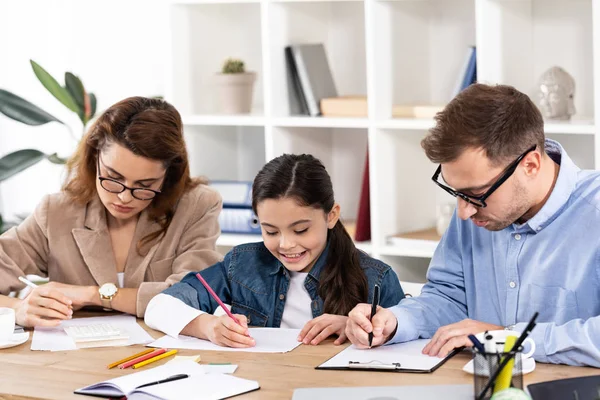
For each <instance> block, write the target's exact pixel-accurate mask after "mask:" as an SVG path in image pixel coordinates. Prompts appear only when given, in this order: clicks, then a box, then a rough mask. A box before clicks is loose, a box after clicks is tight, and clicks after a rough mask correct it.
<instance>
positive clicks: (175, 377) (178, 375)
mask: <svg viewBox="0 0 600 400" xmlns="http://www.w3.org/2000/svg"><path fill="white" fill-rule="evenodd" d="M185 378H189V375H188V374H177V375H173V376H170V377H168V378H165V379H161V380H160V381H156V382H149V383H144V384H143V385H140V386H138V387H136V389H139V388H143V387H146V386H152V385H160V384H161V383H167V382H172V381H178V380H179V379H185Z"/></svg>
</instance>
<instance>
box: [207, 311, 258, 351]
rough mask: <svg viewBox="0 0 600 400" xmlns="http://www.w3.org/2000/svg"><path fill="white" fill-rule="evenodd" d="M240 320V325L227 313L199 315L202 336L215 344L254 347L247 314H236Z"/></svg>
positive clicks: (254, 343)
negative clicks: (218, 315)
mask: <svg viewBox="0 0 600 400" xmlns="http://www.w3.org/2000/svg"><path fill="white" fill-rule="evenodd" d="M234 315H235V317H236V318H237V319H238V320H239V321H240V323H241V325H238V324H237V323H236V322H235V321H234V320H233V319H231V318H230V317H229V316H227V315H222V316H220V317H217V316H214V315H210V314H202V315H200V317H198V322H199V324H200V331H201V333H202V334H201V336H203V338H205V339H208V340H210V341H211V342H213V343H214V344H218V345H219V346H225V347H238V348H239V347H253V346H255V345H256V342H255V341H254V339H252V338H251V337H250V332H249V331H248V320H247V319H246V316H245V315H240V314H234Z"/></svg>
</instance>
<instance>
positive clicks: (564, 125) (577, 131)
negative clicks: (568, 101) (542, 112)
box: [544, 119, 596, 135]
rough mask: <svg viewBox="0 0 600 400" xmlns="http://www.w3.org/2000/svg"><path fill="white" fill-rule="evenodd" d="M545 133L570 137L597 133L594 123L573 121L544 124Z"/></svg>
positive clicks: (591, 121)
mask: <svg viewBox="0 0 600 400" xmlns="http://www.w3.org/2000/svg"><path fill="white" fill-rule="evenodd" d="M544 132H545V133H558V134H561V133H562V134H569V135H593V134H594V133H596V126H595V125H594V121H593V120H591V119H588V120H571V121H552V122H546V123H545V124H544Z"/></svg>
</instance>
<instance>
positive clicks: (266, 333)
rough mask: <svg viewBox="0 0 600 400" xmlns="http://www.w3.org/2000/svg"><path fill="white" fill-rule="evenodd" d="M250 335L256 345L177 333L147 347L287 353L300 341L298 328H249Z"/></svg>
mask: <svg viewBox="0 0 600 400" xmlns="http://www.w3.org/2000/svg"><path fill="white" fill-rule="evenodd" d="M248 331H250V336H252V337H253V338H254V340H255V341H256V346H254V347H248V348H241V349H239V348H232V347H222V346H219V345H216V344H214V343H212V342H211V341H209V340H204V339H198V338H194V337H190V336H185V335H179V336H178V337H177V338H174V337H171V336H168V335H165V336H163V337H161V338H160V339H158V340H156V341H154V342H152V343H150V344H149V345H148V346H149V347H159V348H168V349H190V350H214V351H245V352H250V353H287V352H288V351H292V350H294V349H295V348H296V347H298V345H300V342H299V341H298V335H299V334H300V329H284V328H249V329H248Z"/></svg>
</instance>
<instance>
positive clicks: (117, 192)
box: [96, 154, 162, 201]
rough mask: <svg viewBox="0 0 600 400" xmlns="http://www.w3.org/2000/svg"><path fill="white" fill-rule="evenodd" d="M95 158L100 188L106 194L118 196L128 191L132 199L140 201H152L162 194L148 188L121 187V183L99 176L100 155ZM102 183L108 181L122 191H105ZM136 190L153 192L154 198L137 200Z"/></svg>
mask: <svg viewBox="0 0 600 400" xmlns="http://www.w3.org/2000/svg"><path fill="white" fill-rule="evenodd" d="M96 158H97V163H98V180H99V181H100V186H102V189H104V190H106V191H107V192H109V193H114V194H120V193H123V192H124V191H126V190H129V191H130V192H131V195H132V196H133V198H134V199H137V200H142V201H150V200H154V199H155V198H156V196H158V195H159V194H161V193H162V192H161V191H160V190H154V189H148V188H130V187H128V186H125V185H123V184H122V183H121V182H119V181H117V180H114V179H112V178H106V177H104V176H102V175H100V154H98V156H97V157H96ZM104 181H110V182H113V183H116V184H118V185H120V186H121V187H122V189H121V190H119V191H115V190H110V189H107V188H106V187H104V185H103V182H104ZM136 190H144V191H148V192H153V193H154V196H153V197H150V198H149V199H141V198H139V197H137V196H136V195H135V191H136Z"/></svg>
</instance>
